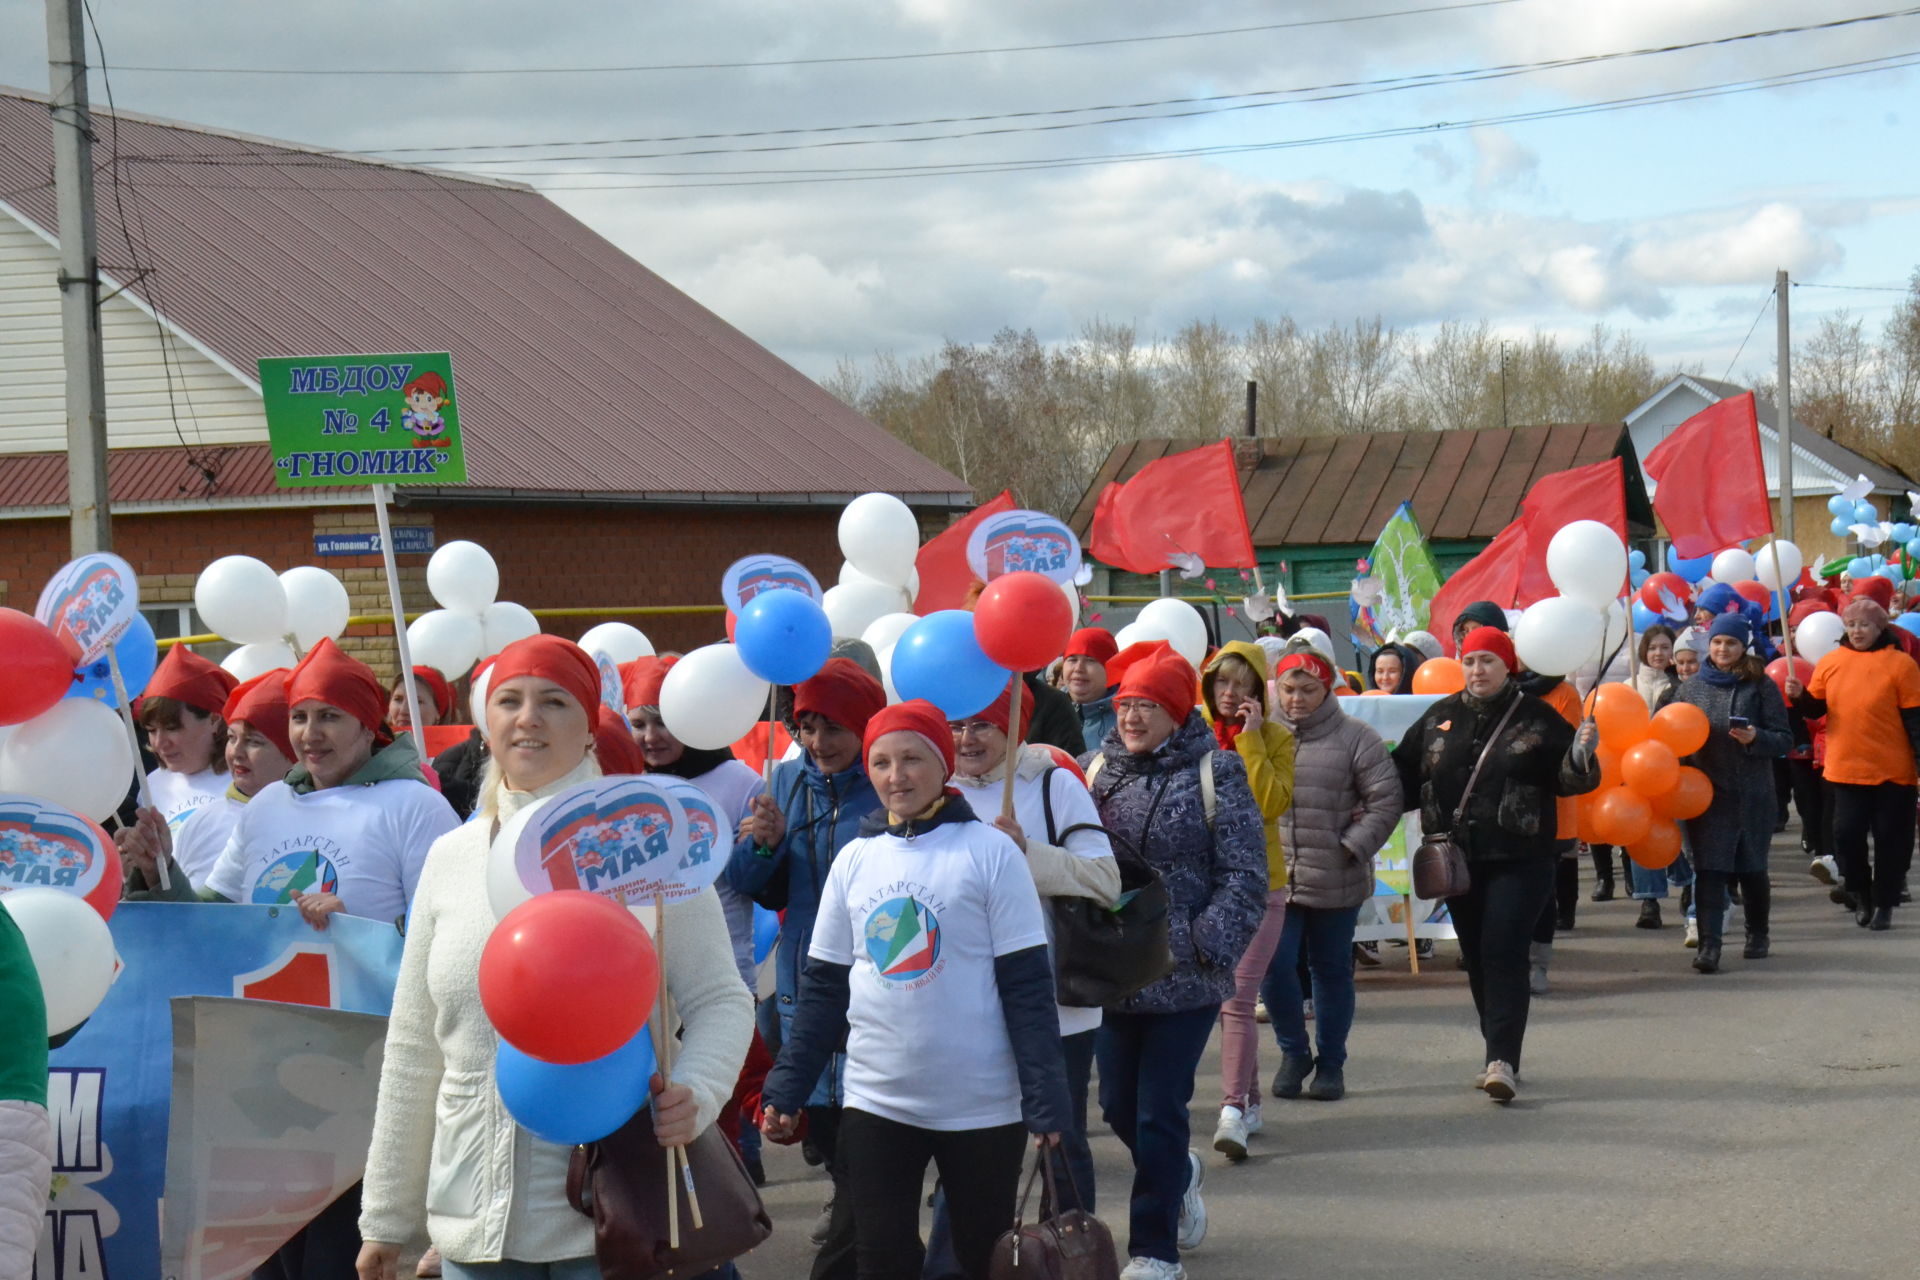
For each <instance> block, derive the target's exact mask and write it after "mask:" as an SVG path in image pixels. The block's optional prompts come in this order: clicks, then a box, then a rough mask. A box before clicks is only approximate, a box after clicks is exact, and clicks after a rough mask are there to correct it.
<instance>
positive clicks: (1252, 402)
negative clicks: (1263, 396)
mask: <svg viewBox="0 0 1920 1280" xmlns="http://www.w3.org/2000/svg"><path fill="white" fill-rule="evenodd" d="M1259 407H1260V384H1259V383H1257V382H1255V381H1254V380H1253V379H1252V378H1248V379H1247V439H1249V440H1251V439H1253V438H1254V436H1256V435H1258V434H1259V431H1258V427H1259V423H1260V418H1259Z"/></svg>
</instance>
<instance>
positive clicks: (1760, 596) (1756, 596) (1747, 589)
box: [1733, 579, 1773, 612]
mask: <svg viewBox="0 0 1920 1280" xmlns="http://www.w3.org/2000/svg"><path fill="white" fill-rule="evenodd" d="M1733 589H1734V590H1735V591H1737V592H1738V593H1739V594H1740V598H1741V599H1743V600H1748V601H1751V602H1752V603H1754V604H1757V605H1759V606H1760V609H1761V611H1762V612H1765V611H1766V610H1767V608H1768V607H1770V606H1771V605H1772V604H1773V592H1771V591H1769V590H1767V589H1766V588H1765V587H1763V586H1761V585H1760V584H1759V583H1757V582H1754V581H1752V580H1751V579H1749V580H1748V581H1746V582H1736V583H1734V584H1733Z"/></svg>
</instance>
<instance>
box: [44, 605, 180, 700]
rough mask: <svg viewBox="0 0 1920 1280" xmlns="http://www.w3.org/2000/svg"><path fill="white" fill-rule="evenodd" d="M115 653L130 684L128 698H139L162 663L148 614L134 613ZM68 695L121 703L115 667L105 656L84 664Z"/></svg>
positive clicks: (115, 645) (74, 678)
mask: <svg viewBox="0 0 1920 1280" xmlns="http://www.w3.org/2000/svg"><path fill="white" fill-rule="evenodd" d="M113 656H114V657H116V658H118V659H119V660H120V679H121V680H122V681H123V682H124V683H125V684H126V686H127V697H129V698H137V697H139V696H140V694H141V693H142V692H143V691H144V690H145V689H146V687H147V682H148V681H149V680H152V679H153V672H154V668H156V667H158V666H159V665H160V646H159V645H157V644H155V643H154V639H153V627H152V626H151V625H150V624H149V623H148V622H147V619H146V615H145V614H140V613H136V614H134V615H133V622H132V624H131V625H129V626H128V627H127V629H126V631H125V632H124V633H123V634H122V635H121V636H120V638H119V639H118V640H117V641H115V642H114V645H113ZM66 696H67V697H69V698H91V699H93V700H94V701H95V702H101V703H105V704H106V705H107V706H109V707H117V706H119V705H120V703H119V701H118V700H117V699H116V698H115V697H114V695H113V667H112V666H111V665H110V664H109V663H108V662H107V660H106V659H105V658H102V659H100V661H98V662H95V663H92V664H90V665H88V666H84V667H81V668H80V669H79V670H78V671H76V672H74V673H73V688H71V689H69V690H67V694H66Z"/></svg>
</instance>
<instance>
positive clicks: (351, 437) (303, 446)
mask: <svg viewBox="0 0 1920 1280" xmlns="http://www.w3.org/2000/svg"><path fill="white" fill-rule="evenodd" d="M260 397H261V403H262V406H263V407H264V409H265V410H266V415H267V438H268V440H270V441H271V442H272V447H273V473H274V483H275V484H277V485H278V486H279V487H280V488H282V489H301V488H309V487H312V486H316V485H331V486H341V485H345V486H351V485H362V484H368V485H371V484H461V483H464V482H465V480H466V478H467V455H466V451H465V449H464V448H463V447H462V445H461V442H460V410H459V406H458V405H457V404H455V402H454V396H453V357H452V356H450V355H448V354H447V353H446V352H444V351H441V352H424V353H415V354H412V355H383V356H270V357H268V358H266V359H264V360H262V361H260Z"/></svg>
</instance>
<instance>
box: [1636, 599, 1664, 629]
mask: <svg viewBox="0 0 1920 1280" xmlns="http://www.w3.org/2000/svg"><path fill="white" fill-rule="evenodd" d="M1660 620H1661V618H1660V615H1659V614H1657V613H1655V612H1654V611H1653V610H1651V609H1649V608H1647V606H1645V605H1643V604H1641V603H1640V602H1639V601H1638V600H1635V601H1634V602H1633V629H1634V630H1635V631H1645V630H1646V629H1647V628H1648V627H1650V626H1652V625H1654V624H1655V623H1656V622H1659V621H1660Z"/></svg>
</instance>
